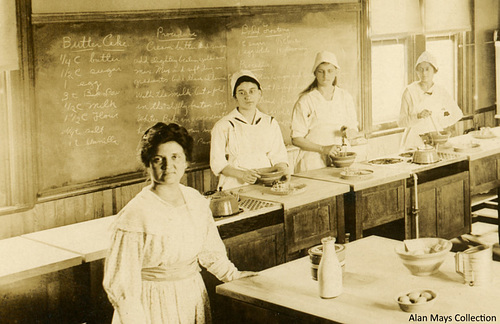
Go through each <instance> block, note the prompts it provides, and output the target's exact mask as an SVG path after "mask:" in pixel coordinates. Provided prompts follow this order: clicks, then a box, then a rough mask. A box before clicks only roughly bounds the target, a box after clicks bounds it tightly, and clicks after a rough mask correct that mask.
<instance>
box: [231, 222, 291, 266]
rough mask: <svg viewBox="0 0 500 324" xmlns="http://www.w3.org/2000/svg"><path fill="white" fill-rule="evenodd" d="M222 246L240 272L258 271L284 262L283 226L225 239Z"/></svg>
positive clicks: (270, 227)
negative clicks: (224, 246)
mask: <svg viewBox="0 0 500 324" xmlns="http://www.w3.org/2000/svg"><path fill="white" fill-rule="evenodd" d="M224 244H225V245H226V250H227V253H228V256H229V259H230V260H231V261H232V262H233V263H234V264H235V265H236V267H237V268H238V269H240V270H249V271H260V270H264V269H267V268H270V267H273V266H275V265H278V264H281V263H283V262H285V257H284V254H285V246H284V232H283V224H279V225H274V226H269V227H265V228H261V229H258V230H255V231H252V232H248V233H245V234H241V235H238V236H235V237H231V238H228V239H225V240H224Z"/></svg>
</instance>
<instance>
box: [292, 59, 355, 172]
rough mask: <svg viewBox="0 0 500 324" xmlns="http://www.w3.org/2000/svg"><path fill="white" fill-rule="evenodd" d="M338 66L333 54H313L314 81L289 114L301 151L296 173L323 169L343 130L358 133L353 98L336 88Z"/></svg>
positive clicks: (293, 136)
mask: <svg viewBox="0 0 500 324" xmlns="http://www.w3.org/2000/svg"><path fill="white" fill-rule="evenodd" d="M339 70H340V66H339V64H338V62H337V58H336V56H335V55H334V54H333V53H330V52H327V51H323V52H319V53H318V54H317V55H316V60H315V62H314V66H313V70H312V71H313V73H314V75H315V80H314V81H313V83H312V84H311V85H310V86H309V87H308V88H307V89H306V90H304V92H303V93H302V94H301V96H300V98H299V99H298V101H297V102H296V104H295V107H294V109H293V115H292V127H291V128H292V129H291V136H292V143H293V144H294V145H295V146H298V147H299V148H300V152H299V155H298V158H297V163H296V165H295V172H302V171H307V170H314V169H319V168H324V167H326V165H327V161H326V159H327V156H335V155H337V154H338V153H339V152H340V150H341V145H342V132H341V129H342V128H344V127H345V128H346V129H347V130H348V131H354V132H356V133H357V131H358V120H357V116H356V109H355V107H354V101H353V99H352V96H351V95H350V94H349V93H348V92H347V91H346V90H344V89H342V88H340V87H338V86H337V76H338V73H339Z"/></svg>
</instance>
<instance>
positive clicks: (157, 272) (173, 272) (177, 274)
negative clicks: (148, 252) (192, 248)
mask: <svg viewBox="0 0 500 324" xmlns="http://www.w3.org/2000/svg"><path fill="white" fill-rule="evenodd" d="M200 270H201V269H200V267H199V265H198V260H197V259H193V260H192V261H191V262H189V261H188V262H186V263H178V264H174V265H169V266H160V267H154V268H142V271H141V275H142V280H146V281H175V280H181V279H186V278H189V277H191V276H194V275H195V274H197V273H198V272H200Z"/></svg>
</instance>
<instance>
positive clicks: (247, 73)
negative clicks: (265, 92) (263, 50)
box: [231, 70, 260, 96]
mask: <svg viewBox="0 0 500 324" xmlns="http://www.w3.org/2000/svg"><path fill="white" fill-rule="evenodd" d="M243 76H247V77H249V78H252V79H254V80H255V82H257V84H258V86H259V89H260V82H259V79H257V77H256V76H255V74H253V72H252V71H249V70H239V71H238V72H235V73H234V74H233V75H232V76H231V94H232V95H233V96H234V91H235V90H236V89H235V86H236V82H237V81H238V79H239V78H241V77H243Z"/></svg>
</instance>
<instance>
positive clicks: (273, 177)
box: [257, 167, 284, 187]
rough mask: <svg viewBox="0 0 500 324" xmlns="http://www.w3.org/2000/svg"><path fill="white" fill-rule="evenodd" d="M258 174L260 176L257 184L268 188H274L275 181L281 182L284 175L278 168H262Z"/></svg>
mask: <svg viewBox="0 0 500 324" xmlns="http://www.w3.org/2000/svg"><path fill="white" fill-rule="evenodd" d="M257 173H258V174H259V176H260V178H259V179H258V180H257V182H258V183H262V184H264V185H265V186H268V187H270V186H272V185H273V183H274V182H275V181H279V180H281V178H282V177H283V175H284V172H283V171H282V170H279V169H278V168H276V167H267V168H260V169H257Z"/></svg>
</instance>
